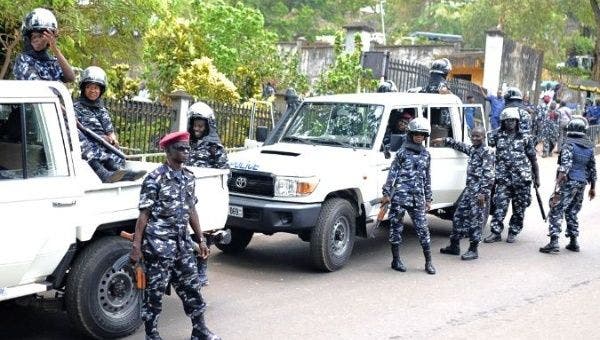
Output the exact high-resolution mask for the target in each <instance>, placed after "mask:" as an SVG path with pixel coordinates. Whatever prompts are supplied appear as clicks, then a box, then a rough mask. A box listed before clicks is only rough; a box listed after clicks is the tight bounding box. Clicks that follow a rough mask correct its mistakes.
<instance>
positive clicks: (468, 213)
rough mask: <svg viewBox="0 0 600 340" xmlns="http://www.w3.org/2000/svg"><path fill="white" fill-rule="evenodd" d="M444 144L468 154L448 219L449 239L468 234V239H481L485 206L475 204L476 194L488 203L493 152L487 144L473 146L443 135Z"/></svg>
mask: <svg viewBox="0 0 600 340" xmlns="http://www.w3.org/2000/svg"><path fill="white" fill-rule="evenodd" d="M444 144H445V145H446V146H448V147H451V148H453V149H454V150H457V151H460V152H462V153H464V154H467V155H468V156H469V163H468V165H467V184H466V186H465V190H464V191H463V194H462V195H461V198H460V201H459V202H458V207H457V209H456V211H455V213H454V217H453V219H452V233H451V234H450V239H454V240H459V239H461V238H463V237H466V236H469V239H470V241H471V242H477V243H479V241H481V230H482V228H483V225H484V223H485V222H486V221H487V209H486V207H485V206H483V207H482V206H480V205H479V200H478V199H477V197H478V196H479V195H480V194H483V195H485V196H486V201H487V202H486V205H488V204H489V200H490V193H491V190H492V186H493V184H494V152H493V151H492V150H491V149H490V148H489V147H487V146H484V145H480V146H473V145H467V144H465V143H461V142H458V141H455V140H454V139H452V138H444Z"/></svg>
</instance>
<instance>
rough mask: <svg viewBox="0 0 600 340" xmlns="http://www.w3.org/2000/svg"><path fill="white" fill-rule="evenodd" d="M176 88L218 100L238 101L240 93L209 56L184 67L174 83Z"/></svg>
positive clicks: (199, 96) (197, 96)
mask: <svg viewBox="0 0 600 340" xmlns="http://www.w3.org/2000/svg"><path fill="white" fill-rule="evenodd" d="M173 88H174V89H176V90H184V91H186V92H187V93H189V94H191V95H192V96H194V97H195V98H196V99H202V100H211V101H218V102H228V103H232V102H236V101H239V100H240V95H239V94H238V93H237V89H236V87H235V85H233V83H232V82H231V81H230V80H229V79H227V77H226V76H225V75H224V74H223V73H221V72H219V71H217V68H216V67H215V66H214V65H213V63H212V60H211V59H210V58H207V57H202V58H200V59H194V60H192V62H191V64H190V67H188V68H182V69H181V70H180V71H179V74H178V75H177V78H176V79H175V81H174V83H173Z"/></svg>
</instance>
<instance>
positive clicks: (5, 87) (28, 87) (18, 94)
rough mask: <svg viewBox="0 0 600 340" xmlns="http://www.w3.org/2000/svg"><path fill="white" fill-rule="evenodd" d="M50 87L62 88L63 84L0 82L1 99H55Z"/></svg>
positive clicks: (28, 81) (39, 81)
mask: <svg viewBox="0 0 600 340" xmlns="http://www.w3.org/2000/svg"><path fill="white" fill-rule="evenodd" d="M51 87H54V88H61V87H62V88H63V89H64V90H66V88H64V84H62V83H61V82H55V81H52V82H51V81H46V80H0V93H1V94H2V98H32V97H35V98H56V94H54V92H52V90H51Z"/></svg>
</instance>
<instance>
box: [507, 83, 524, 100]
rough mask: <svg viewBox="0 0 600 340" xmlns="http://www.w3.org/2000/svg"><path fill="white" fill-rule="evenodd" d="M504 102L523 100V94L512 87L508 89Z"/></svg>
mask: <svg viewBox="0 0 600 340" xmlns="http://www.w3.org/2000/svg"><path fill="white" fill-rule="evenodd" d="M504 100H523V93H521V90H519V89H518V88H516V87H514V86H511V87H509V88H508V89H506V93H505V94H504Z"/></svg>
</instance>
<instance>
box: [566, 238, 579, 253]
mask: <svg viewBox="0 0 600 340" xmlns="http://www.w3.org/2000/svg"><path fill="white" fill-rule="evenodd" d="M565 248H567V249H569V250H570V251H575V252H579V244H578V243H577V236H571V242H569V244H567V246H566V247H565Z"/></svg>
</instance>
